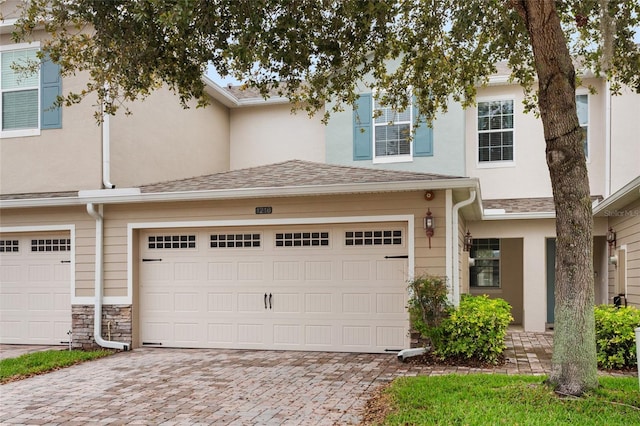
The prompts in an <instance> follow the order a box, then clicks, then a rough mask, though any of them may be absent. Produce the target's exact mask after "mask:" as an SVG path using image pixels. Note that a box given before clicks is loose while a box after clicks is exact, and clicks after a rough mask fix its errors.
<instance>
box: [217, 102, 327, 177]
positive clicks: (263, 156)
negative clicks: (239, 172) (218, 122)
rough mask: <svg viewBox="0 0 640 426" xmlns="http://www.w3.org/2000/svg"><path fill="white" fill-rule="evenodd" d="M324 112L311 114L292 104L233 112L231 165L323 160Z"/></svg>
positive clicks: (238, 109)
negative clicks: (294, 108) (293, 106)
mask: <svg viewBox="0 0 640 426" xmlns="http://www.w3.org/2000/svg"><path fill="white" fill-rule="evenodd" d="M323 113H324V112H323V111H319V112H318V113H317V114H316V115H315V116H313V117H309V116H308V115H307V113H306V112H304V111H298V112H297V113H292V112H291V105H290V104H282V105H273V104H271V105H268V106H255V107H244V108H236V109H232V110H231V111H230V141H231V142H230V152H229V155H230V167H231V169H243V168H246V167H255V166H261V165H265V164H273V163H279V162H282V161H287V160H306V161H315V162H318V163H324V160H325V152H324V133H325V126H324V125H323V124H322V123H321V122H320V120H321V118H322V114H323Z"/></svg>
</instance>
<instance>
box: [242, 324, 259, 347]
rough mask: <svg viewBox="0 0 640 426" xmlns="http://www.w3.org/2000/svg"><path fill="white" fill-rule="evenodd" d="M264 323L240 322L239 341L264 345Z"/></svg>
mask: <svg viewBox="0 0 640 426" xmlns="http://www.w3.org/2000/svg"><path fill="white" fill-rule="evenodd" d="M264 328H265V326H264V324H260V323H239V324H238V343H241V344H252V345H263V344H264V334H265V333H264Z"/></svg>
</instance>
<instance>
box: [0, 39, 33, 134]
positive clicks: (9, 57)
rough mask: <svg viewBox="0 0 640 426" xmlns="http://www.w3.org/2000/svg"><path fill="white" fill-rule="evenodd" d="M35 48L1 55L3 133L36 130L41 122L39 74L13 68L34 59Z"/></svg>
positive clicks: (0, 53)
mask: <svg viewBox="0 0 640 426" xmlns="http://www.w3.org/2000/svg"><path fill="white" fill-rule="evenodd" d="M37 52H38V51H37V49H22V50H13V51H4V52H0V62H1V63H2V78H1V79H0V90H1V91H2V100H1V105H2V118H1V120H2V131H11V130H25V129H38V127H39V120H40V101H39V90H40V73H39V72H34V73H31V74H30V75H27V74H26V73H22V72H19V71H17V70H15V69H14V68H13V65H14V64H16V65H22V66H24V65H27V64H28V63H29V62H30V61H35V60H37V56H36V55H37Z"/></svg>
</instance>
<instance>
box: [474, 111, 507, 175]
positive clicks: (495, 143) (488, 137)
mask: <svg viewBox="0 0 640 426" xmlns="http://www.w3.org/2000/svg"><path fill="white" fill-rule="evenodd" d="M495 161H513V100H499V101H489V102H478V162H480V163H483V162H495Z"/></svg>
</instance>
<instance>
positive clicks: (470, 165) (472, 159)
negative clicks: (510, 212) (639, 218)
mask: <svg viewBox="0 0 640 426" xmlns="http://www.w3.org/2000/svg"><path fill="white" fill-rule="evenodd" d="M589 85H592V86H593V87H595V88H596V89H597V91H598V93H597V94H588V89H587V87H588V86H589ZM603 92H604V86H603V85H602V83H601V82H600V81H599V80H595V79H585V80H584V81H583V87H580V88H578V89H577V90H576V93H577V94H588V96H589V130H588V132H589V137H588V144H589V158H588V160H587V168H588V170H589V183H590V185H591V193H592V194H594V195H602V194H604V172H605V148H604V145H605V120H604V118H605V115H604V114H605V111H604V107H605V102H604V95H603ZM477 99H478V101H491V100H500V99H513V107H514V161H513V162H504V163H501V162H496V163H494V164H486V163H484V164H482V163H479V162H478V153H477V151H478V142H477V141H478V136H477V114H478V113H477V108H476V107H472V108H468V109H467V110H466V111H465V117H466V123H467V125H466V133H465V135H466V140H467V145H466V167H467V174H468V175H469V176H471V177H478V178H480V180H481V181H482V195H483V198H484V199H499V198H532V197H551V196H552V192H551V180H550V178H549V169H548V167H547V163H546V158H545V140H544V131H543V128H542V121H541V120H540V119H538V118H536V117H535V115H534V114H533V113H528V114H525V113H524V105H523V104H522V101H523V99H524V95H523V92H522V89H521V88H520V86H517V85H496V86H490V87H485V88H481V89H479V90H478V97H477Z"/></svg>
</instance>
